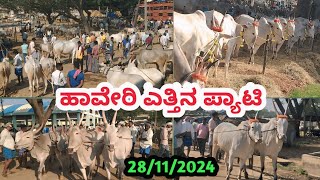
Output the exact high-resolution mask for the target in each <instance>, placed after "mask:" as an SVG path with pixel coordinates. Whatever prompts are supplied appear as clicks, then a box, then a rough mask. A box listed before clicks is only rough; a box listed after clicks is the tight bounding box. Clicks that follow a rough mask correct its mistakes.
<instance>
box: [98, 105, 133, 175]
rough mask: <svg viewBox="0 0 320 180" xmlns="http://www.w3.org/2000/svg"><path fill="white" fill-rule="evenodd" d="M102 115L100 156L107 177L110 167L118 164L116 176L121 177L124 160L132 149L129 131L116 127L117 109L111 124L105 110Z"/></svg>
mask: <svg viewBox="0 0 320 180" xmlns="http://www.w3.org/2000/svg"><path fill="white" fill-rule="evenodd" d="M102 115H103V121H104V124H105V128H106V134H105V137H104V143H105V145H104V149H103V152H102V156H103V159H104V162H105V164H106V171H107V175H108V179H109V180H110V177H111V176H110V168H111V167H112V168H115V167H116V166H118V171H117V172H118V178H119V179H121V178H122V173H123V170H124V168H125V164H124V160H125V159H126V158H127V157H128V156H129V155H130V151H131V149H132V136H131V131H130V129H129V128H127V127H120V128H119V129H118V128H116V126H115V122H116V118H117V111H116V112H115V114H114V116H113V119H112V122H111V125H110V124H109V123H108V122H107V119H106V116H105V112H103V113H102Z"/></svg>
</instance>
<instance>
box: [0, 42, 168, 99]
mask: <svg viewBox="0 0 320 180" xmlns="http://www.w3.org/2000/svg"><path fill="white" fill-rule="evenodd" d="M29 37H30V36H29ZM30 38H32V37H30ZM58 39H64V38H63V37H58ZM154 39H155V43H156V44H155V45H154V46H153V48H154V49H160V48H162V47H161V46H160V44H158V37H157V36H156V37H155V38H154ZM30 40H31V39H30ZM18 41H19V42H18V43H15V46H14V48H13V49H18V50H20V49H21V48H20V45H21V37H20V36H19V37H18ZM36 43H37V44H40V43H42V39H39V38H37V40H36ZM140 48H143V47H140ZM136 51H137V50H136ZM122 56H123V55H122V49H120V50H116V52H115V56H114V63H117V62H118V59H119V57H122ZM11 57H12V58H13V57H14V56H13V55H11ZM62 60H63V62H64V66H63V73H64V75H65V76H66V75H67V73H68V72H69V71H70V70H72V69H73V65H72V63H71V58H70V59H68V56H66V57H62ZM102 62H105V57H104V55H103V54H100V58H99V63H102ZM84 63H85V61H84ZM84 69H85V64H84ZM23 76H24V83H22V84H21V85H17V83H18V80H17V77H16V75H15V74H14V67H13V66H12V67H11V75H10V80H9V85H8V87H9V89H8V90H7V92H6V93H7V97H29V96H30V91H29V81H28V78H27V75H26V73H25V72H24V70H23ZM171 79H172V78H171ZM105 81H106V78H105V76H104V75H103V74H101V73H97V74H93V73H90V72H89V73H85V83H84V86H83V88H94V87H96V86H97V85H98V84H99V83H101V82H105ZM2 82H3V79H2V78H0V86H2ZM43 89H44V83H43V82H42V81H40V89H39V93H34V96H45V97H50V96H53V94H52V93H53V91H52V88H51V87H50V85H49V86H48V89H47V92H46V94H43ZM0 96H3V95H2V90H0Z"/></svg>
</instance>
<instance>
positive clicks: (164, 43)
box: [160, 33, 168, 49]
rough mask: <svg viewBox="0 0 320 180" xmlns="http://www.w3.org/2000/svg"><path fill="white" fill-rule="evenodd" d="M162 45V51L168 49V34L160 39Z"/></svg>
mask: <svg viewBox="0 0 320 180" xmlns="http://www.w3.org/2000/svg"><path fill="white" fill-rule="evenodd" d="M160 43H161V45H162V49H165V48H168V37H167V36H166V33H164V34H163V35H162V36H161V37H160Z"/></svg>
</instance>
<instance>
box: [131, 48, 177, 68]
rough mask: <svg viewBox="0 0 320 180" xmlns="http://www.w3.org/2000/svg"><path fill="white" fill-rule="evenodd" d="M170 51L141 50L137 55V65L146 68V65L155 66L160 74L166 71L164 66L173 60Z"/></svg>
mask: <svg viewBox="0 0 320 180" xmlns="http://www.w3.org/2000/svg"><path fill="white" fill-rule="evenodd" d="M172 54H173V51H172V50H162V49H153V50H152V51H150V50H146V49H141V50H140V51H139V53H138V54H137V61H138V65H139V66H140V67H142V68H146V65H147V64H156V65H157V69H158V70H159V71H161V72H162V73H165V71H166V64H167V62H170V61H172V60H173V56H172Z"/></svg>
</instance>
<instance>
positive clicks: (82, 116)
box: [77, 112, 84, 127]
mask: <svg viewBox="0 0 320 180" xmlns="http://www.w3.org/2000/svg"><path fill="white" fill-rule="evenodd" d="M83 118H84V113H83V112H82V114H81V119H80V121H79V123H78V125H77V126H78V127H79V126H80V125H81V123H82V120H83Z"/></svg>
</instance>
